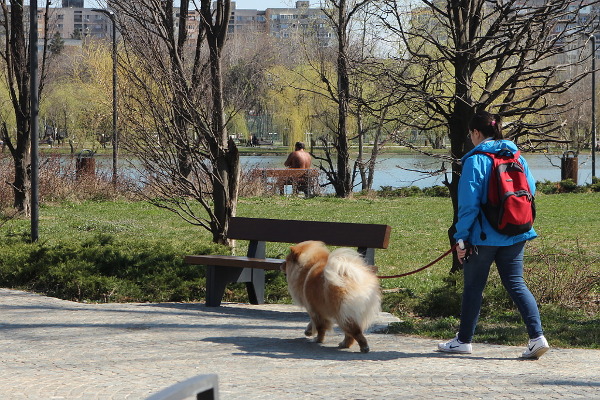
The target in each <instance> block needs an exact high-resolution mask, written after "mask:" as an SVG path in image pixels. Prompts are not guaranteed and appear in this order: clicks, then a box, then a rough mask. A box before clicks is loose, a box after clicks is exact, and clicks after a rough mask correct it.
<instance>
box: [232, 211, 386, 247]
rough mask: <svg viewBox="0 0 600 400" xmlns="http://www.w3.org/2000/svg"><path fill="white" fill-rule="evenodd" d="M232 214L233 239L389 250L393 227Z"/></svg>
mask: <svg viewBox="0 0 600 400" xmlns="http://www.w3.org/2000/svg"><path fill="white" fill-rule="evenodd" d="M260 221H261V222H260V223H259V224H257V221H256V219H255V218H246V217H233V218H232V219H231V224H230V228H229V232H228V236H229V237H230V238H231V239H240V240H258V241H264V242H279V243H300V242H304V241H305V240H320V241H322V242H325V243H327V244H328V245H330V246H347V247H359V248H375V249H387V247H388V244H389V239H390V232H391V229H392V228H391V227H390V226H389V225H377V224H355V223H346V222H320V221H299V220H281V219H261V220H260Z"/></svg>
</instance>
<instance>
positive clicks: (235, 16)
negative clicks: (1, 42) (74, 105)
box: [40, 0, 334, 46]
mask: <svg viewBox="0 0 600 400" xmlns="http://www.w3.org/2000/svg"><path fill="white" fill-rule="evenodd" d="M174 12H175V17H176V21H177V25H176V26H177V28H179V16H180V15H179V12H180V11H179V8H175V9H174ZM185 21H186V22H185V24H186V26H185V29H187V31H188V34H189V37H190V38H192V39H195V38H197V37H198V27H199V22H200V16H199V14H198V12H197V11H196V10H195V9H192V10H190V11H189V12H188V15H187V16H186V18H185ZM110 24H111V22H110V20H109V19H108V18H107V17H106V16H105V15H103V14H100V13H97V12H94V11H92V9H91V8H84V7H83V1H82V0H63V1H62V7H60V8H51V9H50V24H49V27H50V29H51V30H52V33H51V34H53V32H58V33H59V34H60V36H61V37H62V38H63V39H82V38H84V37H93V38H101V37H108V36H110V32H111V30H110ZM40 33H43V31H41V32H40ZM247 33H264V34H268V35H271V36H273V37H275V38H277V39H281V40H286V39H292V38H298V37H299V36H301V35H311V36H315V37H317V38H318V39H319V42H320V43H321V44H322V45H325V46H327V45H330V44H331V43H332V40H333V38H334V34H333V30H332V29H331V27H330V25H329V24H328V21H327V17H326V16H325V15H324V14H323V12H322V11H321V9H320V8H311V7H310V2H309V1H296V3H295V7H290V8H267V9H265V10H258V9H238V8H237V7H236V3H235V2H234V1H232V2H231V16H230V21H229V34H230V35H238V34H239V35H243V34H247Z"/></svg>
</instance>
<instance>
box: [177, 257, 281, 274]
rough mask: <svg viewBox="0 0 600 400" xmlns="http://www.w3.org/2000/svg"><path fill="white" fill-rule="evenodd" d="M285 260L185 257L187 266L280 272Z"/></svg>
mask: <svg viewBox="0 0 600 400" xmlns="http://www.w3.org/2000/svg"><path fill="white" fill-rule="evenodd" d="M284 261H285V260H282V259H280V258H254V257H242V256H214V255H200V256H185V258H184V262H185V263H186V264H194V265H215V266H221V267H243V268H260V269H268V270H279V268H280V267H281V264H283V262H284Z"/></svg>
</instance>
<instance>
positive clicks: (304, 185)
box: [279, 142, 312, 196]
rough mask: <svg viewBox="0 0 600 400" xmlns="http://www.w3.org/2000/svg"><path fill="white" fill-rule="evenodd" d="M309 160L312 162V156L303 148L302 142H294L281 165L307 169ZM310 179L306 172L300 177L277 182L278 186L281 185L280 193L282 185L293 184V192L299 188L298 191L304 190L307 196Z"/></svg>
mask: <svg viewBox="0 0 600 400" xmlns="http://www.w3.org/2000/svg"><path fill="white" fill-rule="evenodd" d="M311 162H312V157H311V156H310V154H308V152H307V151H306V150H305V149H304V143H302V142H296V145H295V146H294V151H292V152H291V153H290V154H289V155H288V158H287V159H286V160H285V162H284V163H283V165H285V166H286V167H288V168H303V169H308V168H310V164H311ZM310 180H311V179H310V177H307V176H306V174H305V175H303V176H302V177H300V178H287V179H285V180H283V181H282V182H280V183H279V184H280V187H281V189H280V191H281V193H283V187H284V185H293V186H294V193H295V192H296V190H299V191H302V192H304V194H305V195H306V196H309V195H310V185H311V182H310Z"/></svg>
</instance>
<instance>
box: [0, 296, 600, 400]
mask: <svg viewBox="0 0 600 400" xmlns="http://www.w3.org/2000/svg"><path fill="white" fill-rule="evenodd" d="M394 320H395V319H394V318H393V317H392V316H391V315H389V314H385V313H382V314H381V316H380V318H379V319H378V321H377V323H376V324H375V328H374V329H372V330H371V331H370V333H368V334H367V340H368V341H369V346H370V348H371V352H369V353H367V354H363V353H360V352H359V350H358V347H357V346H353V347H352V348H351V349H344V350H340V349H337V343H339V342H340V341H341V340H342V334H341V333H340V332H339V330H334V331H333V332H331V333H330V334H329V335H328V336H327V337H326V341H325V343H324V344H316V343H313V342H311V341H309V340H307V339H306V338H305V337H304V335H303V332H304V328H305V327H306V323H307V316H306V314H305V313H304V312H303V311H302V310H300V309H299V308H298V307H296V306H292V305H280V304H278V305H260V306H256V305H248V304H224V305H223V306H222V307H219V308H210V307H205V306H204V304H200V303H185V304H183V303H166V304H139V303H128V304H82V303H73V302H69V301H63V300H58V299H54V298H50V297H46V296H40V295H36V294H32V293H27V292H22V291H16V290H9V289H0V393H1V398H2V399H69V400H70V399H82V400H89V399H102V400H105V399H144V398H146V397H148V396H149V395H150V394H152V393H155V392H157V391H159V390H161V389H163V388H165V387H167V386H170V385H172V384H175V383H177V382H180V381H183V380H185V379H187V378H190V377H193V376H196V375H200V374H207V373H214V374H217V375H218V377H219V392H220V397H221V399H222V400H229V399H240V400H248V399H269V400H275V399H292V398H293V399H298V398H300V399H322V398H328V399H369V400H371V399H399V398H402V399H433V398H436V399H525V398H526V399H554V398H556V399H567V398H571V399H600V351H598V350H583V349H559V348H551V349H550V351H548V353H546V355H544V357H542V358H541V359H540V360H538V361H524V360H520V359H518V356H519V355H520V354H521V352H522V350H523V349H522V348H521V347H512V346H497V345H488V344H478V343H476V344H474V345H473V351H474V352H473V354H470V355H449V354H441V353H437V352H434V351H433V350H434V349H435V347H436V345H437V342H438V341H437V340H431V339H423V338H416V337H410V336H404V335H391V334H385V333H376V332H382V331H385V327H386V326H387V324H389V323H390V322H392V321H394ZM549 340H550V344H551V345H552V338H551V337H550V338H549ZM525 344H526V337H525V336H524V338H523V346H524V345H525Z"/></svg>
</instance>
